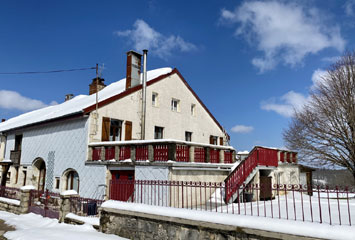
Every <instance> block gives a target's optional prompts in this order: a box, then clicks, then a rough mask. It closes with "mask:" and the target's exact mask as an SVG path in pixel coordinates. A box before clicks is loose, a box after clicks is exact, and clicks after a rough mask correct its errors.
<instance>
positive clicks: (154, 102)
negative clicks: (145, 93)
mask: <svg viewBox="0 0 355 240" xmlns="http://www.w3.org/2000/svg"><path fill="white" fill-rule="evenodd" d="M152 106H153V107H159V94H158V93H157V92H152Z"/></svg>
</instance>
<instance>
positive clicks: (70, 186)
mask: <svg viewBox="0 0 355 240" xmlns="http://www.w3.org/2000/svg"><path fill="white" fill-rule="evenodd" d="M66 180H67V186H66V190H75V191H76V192H77V193H79V175H78V173H77V172H76V171H70V172H68V174H67V179H66Z"/></svg>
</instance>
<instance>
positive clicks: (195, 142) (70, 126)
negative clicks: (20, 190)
mask: <svg viewBox="0 0 355 240" xmlns="http://www.w3.org/2000/svg"><path fill="white" fill-rule="evenodd" d="M140 69H141V54H139V53H136V52H134V51H130V52H128V53H127V76H126V78H125V79H122V80H120V81H117V82H114V83H112V84H110V85H108V86H105V85H104V79H101V78H95V79H93V82H92V83H91V84H90V89H89V93H90V95H79V96H76V97H73V98H72V97H71V96H70V95H69V96H67V97H66V101H65V102H63V103H61V104H58V105H55V106H49V107H46V108H42V109H39V110H35V111H32V112H29V113H25V114H22V115H20V116H17V117H14V118H11V119H9V120H7V121H4V122H2V123H0V136H1V143H0V164H1V165H2V172H3V174H2V179H1V183H2V185H5V184H6V182H7V184H6V185H7V186H12V187H20V186H23V185H29V184H31V185H34V186H36V187H37V188H38V189H39V190H43V189H45V188H46V189H49V190H50V191H58V192H59V191H63V190H67V189H74V190H77V191H78V192H79V194H80V195H81V196H84V197H91V198H101V197H103V195H107V194H109V190H108V187H107V186H109V181H110V180H111V179H135V180H145V179H150V180H152V179H159V180H190V181H197V180H198V181H203V180H205V181H223V180H224V179H225V178H226V176H227V175H228V173H229V171H230V169H231V166H232V162H233V161H234V159H235V154H234V152H235V151H234V149H233V148H232V147H230V146H228V145H229V144H228V142H229V136H228V135H227V134H226V132H225V131H224V129H223V127H222V126H221V125H220V124H219V123H218V121H217V120H216V119H215V118H214V117H213V115H212V114H211V113H210V112H209V110H208V109H207V107H206V106H205V105H204V104H203V102H202V101H201V100H200V99H199V97H198V96H197V95H196V93H195V92H194V91H193V90H192V89H191V87H190V86H189V85H188V83H187V82H186V80H185V79H184V78H183V76H182V75H181V74H180V72H179V71H178V70H177V69H171V68H161V69H156V70H152V71H148V72H147V84H146V85H147V86H146V88H143V84H142V75H143V74H141V70H140ZM143 89H146V91H145V95H146V101H145V102H146V104H145V111H144V110H143V106H144V105H142V104H143V102H144V101H143V100H142V92H143ZM143 94H144V93H143ZM144 113H145V114H144ZM143 115H144V116H143ZM142 122H145V124H142ZM144 126H145V127H144ZM142 139H143V140H145V142H144V141H143V142H142V141H137V140H142Z"/></svg>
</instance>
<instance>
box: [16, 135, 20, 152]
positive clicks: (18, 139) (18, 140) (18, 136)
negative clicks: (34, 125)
mask: <svg viewBox="0 0 355 240" xmlns="http://www.w3.org/2000/svg"><path fill="white" fill-rule="evenodd" d="M21 145H22V135H16V136H15V151H21Z"/></svg>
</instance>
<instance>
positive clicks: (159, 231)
mask: <svg viewBox="0 0 355 240" xmlns="http://www.w3.org/2000/svg"><path fill="white" fill-rule="evenodd" d="M100 214H101V218H100V231H101V232H103V233H107V234H115V235H118V236H120V237H125V238H129V239H229V240H232V239H243V240H245V239H262V240H268V239H290V240H296V239H301V240H305V239H315V238H308V237H304V236H296V235H290V234H284V233H277V232H268V231H263V230H257V229H250V228H241V227H236V226H231V225H224V224H217V223H211V222H202V221H194V220H189V219H183V218H178V217H170V216H169V217H168V216H161V215H155V214H154V215H153V214H147V213H142V212H137V211H127V210H120V209H113V208H106V207H102V208H101V212H100Z"/></svg>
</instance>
